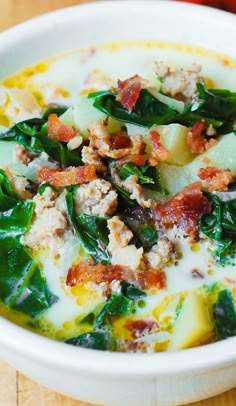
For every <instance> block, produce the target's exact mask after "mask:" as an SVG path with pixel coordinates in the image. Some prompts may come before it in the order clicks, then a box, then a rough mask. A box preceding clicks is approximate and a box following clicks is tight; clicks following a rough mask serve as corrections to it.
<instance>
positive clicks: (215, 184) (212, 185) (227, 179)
mask: <svg viewBox="0 0 236 406" xmlns="http://www.w3.org/2000/svg"><path fill="white" fill-rule="evenodd" d="M198 176H199V178H200V179H202V180H206V181H207V184H208V190H209V191H210V192H213V191H215V190H221V191H222V190H227V189H228V184H229V183H232V182H234V176H233V173H232V172H231V170H230V169H218V168H216V167H214V166H207V167H206V168H200V169H199V171H198Z"/></svg>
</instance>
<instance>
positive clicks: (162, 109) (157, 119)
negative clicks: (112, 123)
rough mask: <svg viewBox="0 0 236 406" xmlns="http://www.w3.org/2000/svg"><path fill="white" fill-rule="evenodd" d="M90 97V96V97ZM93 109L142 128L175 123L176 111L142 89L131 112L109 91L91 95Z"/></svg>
mask: <svg viewBox="0 0 236 406" xmlns="http://www.w3.org/2000/svg"><path fill="white" fill-rule="evenodd" d="M90 97H91V95H90ZM93 97H95V99H94V103H93V105H94V107H96V108H97V109H99V110H101V111H102V112H103V113H105V114H107V115H108V116H111V117H113V118H116V119H119V121H123V122H126V123H134V124H137V125H140V126H144V127H151V126H152V125H153V124H154V123H155V124H166V123H171V122H173V121H175V118H176V117H177V116H178V114H179V113H178V112H177V110H175V109H174V108H173V107H172V106H168V105H167V104H164V103H162V102H160V101H159V100H157V99H156V98H155V97H154V96H153V95H152V94H151V93H149V92H148V90H146V89H142V90H141V92H140V95H139V98H138V100H137V102H136V104H135V106H134V108H133V110H132V111H131V112H129V111H128V110H126V109H125V108H124V107H123V106H122V104H121V103H119V102H118V101H116V94H115V93H111V92H110V91H107V92H102V93H100V92H99V93H97V94H93Z"/></svg>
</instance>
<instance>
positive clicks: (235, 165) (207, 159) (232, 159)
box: [184, 133, 236, 182]
mask: <svg viewBox="0 0 236 406" xmlns="http://www.w3.org/2000/svg"><path fill="white" fill-rule="evenodd" d="M206 166H215V167H216V168H219V169H230V170H231V171H232V172H233V174H234V175H235V176H236V135H235V134H233V133H230V134H225V135H223V136H222V137H221V138H220V140H219V142H218V143H217V144H216V145H215V146H214V147H212V148H210V149H208V151H206V152H204V153H203V154H201V155H199V156H197V158H195V159H194V160H193V161H192V162H191V163H190V164H188V165H186V166H185V168H184V171H185V173H186V175H187V176H189V177H190V179H191V180H192V182H195V181H196V180H199V178H198V176H197V173H198V171H199V169H200V168H205V167H206Z"/></svg>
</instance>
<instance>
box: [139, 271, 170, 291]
mask: <svg viewBox="0 0 236 406" xmlns="http://www.w3.org/2000/svg"><path fill="white" fill-rule="evenodd" d="M138 279H139V283H140V286H141V288H143V289H150V288H158V289H165V288H166V273H165V272H164V271H162V270H156V269H148V270H145V271H140V272H138Z"/></svg>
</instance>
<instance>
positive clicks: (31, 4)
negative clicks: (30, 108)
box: [0, 0, 236, 406]
mask: <svg viewBox="0 0 236 406" xmlns="http://www.w3.org/2000/svg"><path fill="white" fill-rule="evenodd" d="M97 1H98V0H97ZM89 2H90V1H89V0H80V1H78V0H0V31H3V30H5V29H6V28H8V27H11V26H12V25H15V24H17V23H19V22H21V21H24V20H27V19H28V18H31V17H34V16H36V15H39V14H43V13H46V12H48V11H52V10H55V9H58V8H62V7H66V6H72V5H75V4H82V3H89ZM0 406H90V405H89V404H88V403H84V402H82V401H79V400H74V399H70V398H68V397H65V396H62V395H60V394H58V393H55V392H53V391H51V390H49V389H47V388H44V387H42V386H41V385H39V384H37V383H36V382H33V381H32V380H30V379H29V378H26V377H25V376H24V375H22V374H21V373H19V372H17V371H16V370H15V369H13V368H12V367H10V366H9V365H8V364H7V363H6V362H5V361H3V360H1V359H0ZM192 406H236V388H235V389H233V390H231V391H229V392H226V393H224V394H222V395H219V396H215V397H214V398H211V399H207V400H204V401H200V402H196V403H192Z"/></svg>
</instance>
